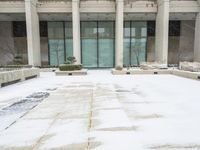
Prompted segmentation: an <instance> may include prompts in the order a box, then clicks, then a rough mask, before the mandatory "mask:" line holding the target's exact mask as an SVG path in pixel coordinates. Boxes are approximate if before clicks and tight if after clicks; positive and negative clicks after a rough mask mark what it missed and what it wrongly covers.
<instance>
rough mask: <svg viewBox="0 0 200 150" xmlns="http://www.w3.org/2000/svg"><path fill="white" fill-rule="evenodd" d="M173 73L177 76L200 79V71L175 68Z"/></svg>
mask: <svg viewBox="0 0 200 150" xmlns="http://www.w3.org/2000/svg"><path fill="white" fill-rule="evenodd" d="M172 74H173V75H176V76H180V77H184V78H190V79H196V80H200V72H191V71H184V70H173V72H172Z"/></svg>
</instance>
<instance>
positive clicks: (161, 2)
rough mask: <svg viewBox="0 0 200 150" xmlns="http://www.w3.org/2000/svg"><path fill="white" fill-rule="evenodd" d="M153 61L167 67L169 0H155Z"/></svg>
mask: <svg viewBox="0 0 200 150" xmlns="http://www.w3.org/2000/svg"><path fill="white" fill-rule="evenodd" d="M157 3H158V12H157V16H156V43H155V56H156V57H155V60H156V61H158V62H161V63H163V64H166V65H167V62H168V32H169V31H168V30H169V29H168V28H169V0H157Z"/></svg>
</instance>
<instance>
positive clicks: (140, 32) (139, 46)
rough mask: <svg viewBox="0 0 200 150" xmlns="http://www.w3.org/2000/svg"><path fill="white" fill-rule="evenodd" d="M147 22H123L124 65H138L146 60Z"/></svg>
mask: <svg viewBox="0 0 200 150" xmlns="http://www.w3.org/2000/svg"><path fill="white" fill-rule="evenodd" d="M146 42H147V22H134V21H125V22H124V52H123V64H124V66H139V65H140V62H144V61H146Z"/></svg>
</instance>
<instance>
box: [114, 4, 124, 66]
mask: <svg viewBox="0 0 200 150" xmlns="http://www.w3.org/2000/svg"><path fill="white" fill-rule="evenodd" d="M115 29H116V30H115V31H116V32H115V66H121V67H123V41H124V32H123V31H124V1H123V0H116V23H115Z"/></svg>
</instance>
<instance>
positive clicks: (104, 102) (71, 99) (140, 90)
mask: <svg viewBox="0 0 200 150" xmlns="http://www.w3.org/2000/svg"><path fill="white" fill-rule="evenodd" d="M26 87H27V88H26ZM199 89H200V82H199V81H196V80H191V79H185V78H181V77H176V76H173V75H135V76H134V75H116V76H113V75H111V74H110V71H109V70H91V71H89V74H88V75H87V76H81V77H78V76H69V77H56V76H54V74H53V73H41V77H40V78H38V79H31V80H29V81H25V82H23V83H19V84H15V85H11V86H9V87H5V88H2V89H0V95H1V98H0V104H2V105H0V106H1V107H0V109H3V108H5V107H7V106H9V105H10V104H12V103H14V101H18V99H17V98H23V97H25V96H27V95H28V94H29V95H30V93H34V92H39V91H40V92H44V91H46V92H49V93H50V96H49V97H47V98H46V99H44V100H42V101H41V102H40V103H38V104H37V106H36V107H34V108H33V109H30V110H29V111H27V113H26V114H25V115H23V116H20V117H18V118H17V119H16V118H13V117H10V118H9V117H7V118H6V117H5V116H4V117H2V116H0V127H1V124H3V122H4V120H12V121H14V123H13V124H11V125H10V126H9V128H3V130H1V131H0V150H89V149H91V150H93V149H94V150H147V149H149V150H153V149H154V150H157V149H159V150H185V149H187V150H196V149H200V136H199V126H200V117H199V112H200V109H199V106H200V95H199ZM16 90H18V92H16ZM9 93H13V94H11V95H9ZM13 113H15V111H14V110H13ZM1 122H2V123H1Z"/></svg>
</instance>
